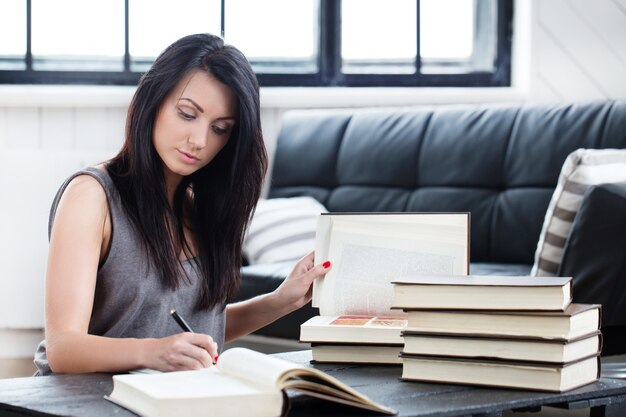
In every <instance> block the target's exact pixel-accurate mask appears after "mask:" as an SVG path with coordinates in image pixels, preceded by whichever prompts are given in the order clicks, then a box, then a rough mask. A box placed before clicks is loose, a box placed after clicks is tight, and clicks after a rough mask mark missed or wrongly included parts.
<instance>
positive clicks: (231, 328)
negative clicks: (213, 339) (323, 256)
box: [225, 252, 330, 342]
mask: <svg viewBox="0 0 626 417" xmlns="http://www.w3.org/2000/svg"><path fill="white" fill-rule="evenodd" d="M314 255H315V254H314V253H313V252H311V253H309V254H308V255H307V256H305V257H304V258H302V259H300V261H298V263H296V265H295V266H294V268H293V270H292V271H291V273H290V274H289V275H288V276H287V278H286V279H285V280H284V281H283V282H282V284H281V285H280V286H279V287H278V288H277V289H276V290H275V291H273V292H271V293H269V294H263V295H259V296H257V297H254V298H251V299H249V300H246V301H241V302H239V303H235V304H229V305H228V306H226V337H225V341H226V342H230V341H232V340H234V339H237V338H238V337H241V336H245V335H247V334H249V333H251V332H253V331H255V330H257V329H260V328H261V327H263V326H265V325H268V324H270V323H271V322H273V321H275V320H277V319H279V318H281V317H282V316H284V315H286V314H288V313H291V312H292V311H294V310H297V309H299V308H300V307H302V306H304V305H305V304H306V303H308V302H309V301H310V300H311V296H312V291H313V287H312V284H313V281H314V280H315V279H316V278H319V277H323V276H324V275H326V273H327V272H328V271H329V270H330V262H326V263H324V265H318V266H314Z"/></svg>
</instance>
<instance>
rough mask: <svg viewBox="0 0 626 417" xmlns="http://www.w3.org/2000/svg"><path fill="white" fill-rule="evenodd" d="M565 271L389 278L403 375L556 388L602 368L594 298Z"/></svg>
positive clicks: (590, 377) (583, 380) (575, 382)
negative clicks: (583, 298)
mask: <svg viewBox="0 0 626 417" xmlns="http://www.w3.org/2000/svg"><path fill="white" fill-rule="evenodd" d="M571 300H572V282H571V278H563V277H505V276H469V277H465V276H412V277H405V278H402V279H398V280H396V281H394V306H395V307H396V308H399V309H402V310H404V312H406V313H407V316H408V323H407V326H406V327H405V328H404V329H403V332H402V335H403V338H404V348H403V351H402V353H401V358H402V365H403V368H402V379H403V380H415V381H433V382H445V383H460V384H472V385H488V386H498V387H508V388H521V389H531V390H541V391H555V392H562V391H567V390H570V389H573V388H577V387H580V386H583V385H586V384H588V383H590V382H593V381H595V380H596V379H598V377H599V375H600V358H599V355H600V351H601V348H602V339H601V334H600V330H599V328H600V306H599V305H592V304H574V303H571Z"/></svg>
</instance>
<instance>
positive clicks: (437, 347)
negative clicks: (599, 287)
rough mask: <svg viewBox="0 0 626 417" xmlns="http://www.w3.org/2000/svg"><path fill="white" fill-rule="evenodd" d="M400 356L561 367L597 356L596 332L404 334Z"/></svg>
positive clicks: (598, 340)
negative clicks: (566, 335)
mask: <svg viewBox="0 0 626 417" xmlns="http://www.w3.org/2000/svg"><path fill="white" fill-rule="evenodd" d="M403 336H404V348H403V353H405V354H414V355H424V356H452V357H466V358H477V359H508V360H519V361H531V362H549V363H556V364H563V363H567V362H572V361H575V360H578V359H582V358H585V357H589V356H592V355H596V354H599V353H600V351H601V350H602V336H601V334H600V331H599V330H596V331H594V332H592V333H590V334H587V335H584V336H581V337H578V338H576V339H570V340H568V339H549V340H548V339H541V338H528V337H516V336H498V337H489V336H475V335H458V334H442V333H439V334H437V333H424V332H415V331H405V332H403Z"/></svg>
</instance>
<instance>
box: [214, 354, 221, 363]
mask: <svg viewBox="0 0 626 417" xmlns="http://www.w3.org/2000/svg"><path fill="white" fill-rule="evenodd" d="M219 357H220V355H215V358H213V362H214V363H217V358H219Z"/></svg>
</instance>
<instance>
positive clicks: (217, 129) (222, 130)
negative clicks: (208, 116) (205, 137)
mask: <svg viewBox="0 0 626 417" xmlns="http://www.w3.org/2000/svg"><path fill="white" fill-rule="evenodd" d="M213 131H214V132H215V133H217V134H218V135H225V134H226V133H228V128H225V127H221V126H213Z"/></svg>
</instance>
